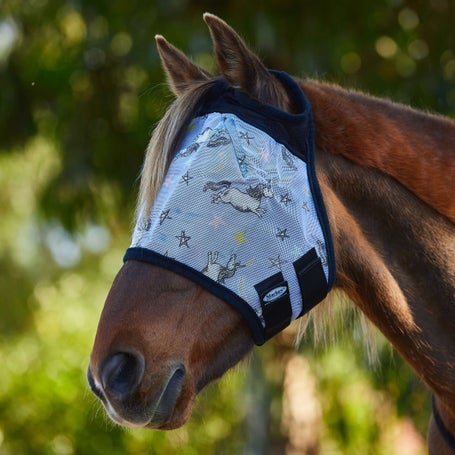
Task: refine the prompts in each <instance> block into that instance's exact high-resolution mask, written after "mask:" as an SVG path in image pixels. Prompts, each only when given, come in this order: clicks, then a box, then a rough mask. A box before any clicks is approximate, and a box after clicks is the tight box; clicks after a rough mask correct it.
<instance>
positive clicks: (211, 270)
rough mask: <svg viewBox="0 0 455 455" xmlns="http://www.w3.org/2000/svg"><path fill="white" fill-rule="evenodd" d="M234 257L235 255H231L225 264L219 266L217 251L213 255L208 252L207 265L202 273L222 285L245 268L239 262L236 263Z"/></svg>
mask: <svg viewBox="0 0 455 455" xmlns="http://www.w3.org/2000/svg"><path fill="white" fill-rule="evenodd" d="M236 257H237V256H236V255H235V254H231V257H230V258H229V261H228V262H227V264H226V265H221V264H220V263H219V262H218V251H215V252H214V253H212V252H211V251H209V253H208V260H207V265H206V266H205V267H204V268H203V269H202V273H203V274H204V275H206V276H208V277H209V278H211V279H212V280H213V281H216V282H217V283H224V280H227V279H228V278H232V277H233V276H234V275H235V272H236V271H237V270H238V269H239V268H241V267H245V265H242V264H240V262H236Z"/></svg>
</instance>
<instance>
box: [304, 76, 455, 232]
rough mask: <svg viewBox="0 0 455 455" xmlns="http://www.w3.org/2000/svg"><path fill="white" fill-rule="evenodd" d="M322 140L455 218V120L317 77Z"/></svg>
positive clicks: (314, 99) (311, 85)
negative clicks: (332, 83)
mask: <svg viewBox="0 0 455 455" xmlns="http://www.w3.org/2000/svg"><path fill="white" fill-rule="evenodd" d="M302 88H303V89H304V91H305V93H306V95H307V96H308V98H309V99H310V101H311V104H312V105H313V111H314V116H315V123H316V143H317V145H318V147H319V148H321V149H323V150H326V151H330V152H331V153H336V154H341V155H343V156H345V157H347V158H349V159H350V160H352V161H353V162H355V163H357V164H359V165H361V166H367V167H372V168H374V169H379V170H381V171H382V172H384V173H386V174H387V175H390V176H392V177H393V178H395V179H396V180H398V181H399V182H400V183H401V184H402V185H404V186H405V187H406V188H408V189H409V190H411V191H412V192H414V193H415V194H416V195H417V196H418V197H419V198H420V199H421V200H423V201H425V202H426V203H427V204H429V205H430V206H431V207H433V208H435V209H436V210H437V211H439V213H441V214H443V215H445V216H446V217H447V218H449V220H451V221H452V222H453V223H455V197H454V194H455V183H454V175H455V121H454V120H450V119H448V118H443V117H438V116H435V115H429V114H425V113H422V112H419V111H416V110H413V109H411V108H408V107H405V106H402V105H399V104H395V103H392V102H389V101H385V100H381V99H377V98H373V97H369V96H365V95H363V94H360V93H357V92H352V91H347V90H343V89H341V88H339V87H336V86H332V85H328V84H323V83H319V82H315V81H305V82H303V83H302Z"/></svg>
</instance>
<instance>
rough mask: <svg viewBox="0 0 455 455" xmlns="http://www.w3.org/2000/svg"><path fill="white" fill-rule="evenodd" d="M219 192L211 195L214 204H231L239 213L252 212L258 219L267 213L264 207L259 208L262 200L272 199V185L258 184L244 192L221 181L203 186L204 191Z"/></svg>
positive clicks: (225, 181)
mask: <svg viewBox="0 0 455 455" xmlns="http://www.w3.org/2000/svg"><path fill="white" fill-rule="evenodd" d="M220 189H222V191H219V192H218V193H216V194H214V195H212V202H213V203H214V204H218V203H220V202H221V203H223V204H231V205H232V207H234V208H235V209H236V210H238V211H239V212H252V213H254V214H256V215H257V216H258V217H259V218H261V217H262V216H263V215H265V214H266V213H267V210H266V209H265V208H264V207H261V201H262V198H263V197H264V198H271V197H273V191H272V185H271V184H270V183H267V184H265V183H258V184H257V185H256V186H254V187H251V186H250V187H248V188H247V189H246V192H244V191H242V190H240V189H239V188H237V187H231V182H229V181H227V180H222V181H221V182H208V183H206V184H205V186H204V189H203V190H204V191H207V190H212V191H218V190H220Z"/></svg>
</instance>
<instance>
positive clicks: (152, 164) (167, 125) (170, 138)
mask: <svg viewBox="0 0 455 455" xmlns="http://www.w3.org/2000/svg"><path fill="white" fill-rule="evenodd" d="M215 82H216V79H213V80H210V81H204V82H195V83H194V84H193V87H192V88H191V89H190V90H188V91H186V92H185V93H183V94H182V95H180V96H179V97H178V98H176V99H175V100H174V102H173V103H172V104H171V105H170V107H169V108H168V110H167V111H166V113H165V114H164V117H163V118H162V119H161V120H160V122H159V123H158V125H157V126H156V128H155V130H154V132H153V135H152V137H151V139H150V142H149V144H148V147H147V151H146V154H145V160H144V164H143V166H142V172H141V185H140V188H139V196H138V204H137V209H136V218H138V217H139V215H140V214H141V213H143V214H145V215H146V216H147V215H148V214H150V210H151V208H152V205H153V202H154V200H155V198H156V196H157V194H158V191H159V189H160V187H161V185H162V184H163V181H164V177H165V175H166V172H167V169H168V168H169V165H170V162H171V160H172V157H173V155H174V153H175V152H176V149H177V147H178V145H179V142H180V141H181V140H182V137H183V134H184V133H185V130H186V128H187V127H188V124H189V122H190V121H191V119H192V118H193V117H194V116H195V115H196V111H197V108H198V106H199V102H200V100H201V99H202V98H203V97H204V95H205V94H206V93H207V92H208V90H210V88H211V87H212V86H213V84H214V83H215Z"/></svg>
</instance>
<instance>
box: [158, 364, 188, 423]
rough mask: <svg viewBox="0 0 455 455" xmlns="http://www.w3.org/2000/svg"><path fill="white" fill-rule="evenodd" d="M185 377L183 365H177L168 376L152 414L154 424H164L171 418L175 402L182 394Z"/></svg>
mask: <svg viewBox="0 0 455 455" xmlns="http://www.w3.org/2000/svg"><path fill="white" fill-rule="evenodd" d="M185 375H186V370H185V367H184V365H182V364H177V365H176V366H175V367H174V369H173V371H172V373H171V375H170V376H169V379H168V381H167V383H166V384H165V386H164V389H163V391H162V394H161V396H160V398H159V400H158V403H157V405H156V408H155V413H154V421H155V422H160V421H161V422H165V421H166V420H168V419H170V417H171V416H172V413H173V411H174V408H175V405H176V402H177V400H178V398H179V396H180V393H181V392H182V388H183V384H184V382H185Z"/></svg>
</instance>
